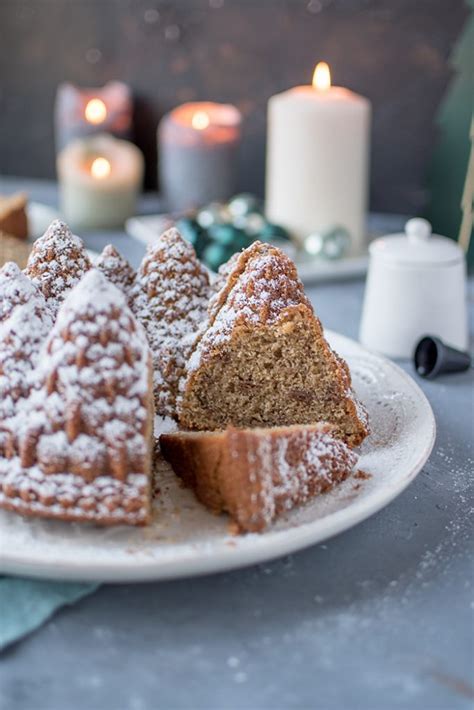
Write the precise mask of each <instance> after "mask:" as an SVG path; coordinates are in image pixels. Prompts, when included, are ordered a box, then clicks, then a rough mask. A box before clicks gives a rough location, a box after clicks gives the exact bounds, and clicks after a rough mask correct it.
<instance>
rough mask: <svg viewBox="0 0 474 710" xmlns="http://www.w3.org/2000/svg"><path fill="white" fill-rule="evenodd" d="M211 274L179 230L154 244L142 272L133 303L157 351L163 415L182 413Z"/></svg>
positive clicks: (157, 395)
mask: <svg viewBox="0 0 474 710" xmlns="http://www.w3.org/2000/svg"><path fill="white" fill-rule="evenodd" d="M209 296H210V286H209V276H208V273H207V271H206V269H205V268H204V266H203V265H202V264H201V263H200V262H199V261H198V259H197V257H196V254H195V251H194V249H193V247H192V245H191V244H189V242H187V241H185V240H184V239H183V238H182V237H181V235H180V234H179V232H178V231H177V230H176V229H169V230H168V231H167V232H165V233H164V234H162V235H161V237H160V238H159V239H158V240H157V241H156V242H155V243H154V244H153V245H152V246H151V248H150V249H149V250H148V252H147V254H146V255H145V257H144V259H143V261H142V263H141V265H140V267H139V269H138V273H137V278H136V282H135V285H134V287H133V289H132V293H131V297H130V303H131V307H132V310H133V312H134V313H135V315H136V316H137V318H138V319H139V321H140V322H141V323H142V325H143V327H144V328H145V331H146V334H147V337H148V342H149V344H150V348H151V352H152V355H153V369H154V392H155V405H156V411H157V413H158V414H162V415H165V416H171V417H174V416H175V415H176V396H177V393H178V387H179V381H180V379H181V377H182V376H183V374H184V370H185V366H186V362H187V360H188V358H189V354H190V352H191V349H192V345H193V342H194V339H195V337H196V335H197V333H198V331H199V329H200V328H201V327H202V326H203V324H204V323H205V321H206V317H207V305H208V301H209Z"/></svg>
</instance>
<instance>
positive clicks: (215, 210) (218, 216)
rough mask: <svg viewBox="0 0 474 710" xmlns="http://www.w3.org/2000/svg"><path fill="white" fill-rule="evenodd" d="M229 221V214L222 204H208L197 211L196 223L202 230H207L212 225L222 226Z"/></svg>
mask: <svg viewBox="0 0 474 710" xmlns="http://www.w3.org/2000/svg"><path fill="white" fill-rule="evenodd" d="M228 219H229V212H228V210H227V208H226V205H224V204H223V203H222V202H210V203H209V204H208V205H206V207H203V208H202V209H201V210H199V211H198V213H197V215H196V221H197V223H198V224H199V226H200V227H202V228H203V229H209V227H212V226H213V225H214V224H222V223H224V222H227V221H228Z"/></svg>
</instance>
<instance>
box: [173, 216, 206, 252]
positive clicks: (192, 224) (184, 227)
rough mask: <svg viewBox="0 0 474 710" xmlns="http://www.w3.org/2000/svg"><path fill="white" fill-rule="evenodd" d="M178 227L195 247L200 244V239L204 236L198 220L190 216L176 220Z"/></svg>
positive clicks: (182, 234)
mask: <svg viewBox="0 0 474 710" xmlns="http://www.w3.org/2000/svg"><path fill="white" fill-rule="evenodd" d="M176 229H177V230H178V231H179V232H180V234H181V236H182V237H184V238H185V239H186V240H187V241H188V242H190V243H191V244H192V245H193V247H194V248H196V247H197V246H198V244H199V241H200V239H201V238H202V236H203V235H202V229H201V227H200V226H199V224H198V223H197V222H196V220H195V219H190V218H188V217H182V218H181V219H178V221H177V222H176Z"/></svg>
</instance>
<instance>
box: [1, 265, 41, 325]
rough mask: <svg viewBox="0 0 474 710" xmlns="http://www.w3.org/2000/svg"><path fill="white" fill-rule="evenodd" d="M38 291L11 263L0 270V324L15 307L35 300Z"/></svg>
mask: <svg viewBox="0 0 474 710" xmlns="http://www.w3.org/2000/svg"><path fill="white" fill-rule="evenodd" d="M37 294H38V289H37V288H36V286H35V285H34V284H33V283H32V282H31V281H30V279H29V278H28V277H27V276H25V274H23V272H22V271H21V270H20V268H19V267H18V266H17V264H15V263H14V262H13V261H8V262H7V263H6V264H4V265H3V266H2V268H1V269H0V323H1V322H2V321H4V320H5V319H6V318H8V317H9V316H10V315H11V313H12V311H13V309H14V308H15V306H20V305H22V304H23V303H26V302H27V301H29V300H30V299H31V298H35V297H36V296H37Z"/></svg>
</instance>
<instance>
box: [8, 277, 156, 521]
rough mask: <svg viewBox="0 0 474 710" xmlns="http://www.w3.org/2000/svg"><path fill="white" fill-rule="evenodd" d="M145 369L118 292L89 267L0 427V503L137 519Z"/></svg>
mask: <svg viewBox="0 0 474 710" xmlns="http://www.w3.org/2000/svg"><path fill="white" fill-rule="evenodd" d="M29 305H30V304H29V303H28V304H25V305H21V306H18V310H19V309H22V308H26V307H28V306H29ZM17 312H18V311H14V312H13V315H12V316H11V318H14V317H15V315H16V313H17ZM5 324H8V320H7V321H5V323H4V325H5ZM23 324H24V327H28V328H30V327H31V322H30V321H23ZM20 343H21V341H20V340H19V341H18V344H19V345H20V347H22V346H21V344H20ZM6 376H7V377H9V376H10V373H9V372H7V373H6ZM151 377H152V373H151V356H150V353H149V349H148V344H147V341H146V336H145V333H144V332H143V329H142V328H141V326H140V325H139V324H138V323H137V322H136V320H135V318H134V317H133V315H132V313H131V311H130V310H129V308H128V306H127V304H126V300H125V297H124V295H123V294H122V293H121V292H120V291H119V290H118V289H117V288H116V287H115V286H114V285H113V284H111V283H110V282H109V281H107V279H106V278H105V277H104V276H103V275H102V274H101V273H100V272H99V271H97V270H96V269H92V270H90V271H89V272H88V273H87V274H86V275H85V277H84V278H83V279H82V280H81V281H80V283H79V284H78V285H77V286H76V287H75V288H74V289H72V290H71V291H70V293H69V294H68V296H67V298H66V299H65V301H64V303H63V304H62V306H61V308H60V309H59V313H58V316H57V319H56V323H55V325H54V327H53V328H52V330H51V331H50V333H49V335H48V337H47V338H46V340H45V342H44V344H43V347H42V350H41V354H40V357H39V359H38V365H37V368H36V370H35V371H34V378H33V387H32V389H31V392H30V395H29V397H28V399H27V401H26V405H27V406H17V407H16V409H15V411H14V412H13V416H12V417H11V419H10V420H7V421H6V422H4V424H3V425H2V426H3V427H4V428H6V430H7V433H9V436H10V440H9V446H8V450H7V451H6V452H5V454H4V456H3V458H2V457H0V506H1V507H3V508H7V509H11V510H15V511H17V512H20V513H24V514H28V515H37V516H44V517H53V518H54V517H56V518H60V519H63V520H79V521H83V520H91V521H95V522H99V523H101V524H113V523H128V524H135V525H139V524H144V523H146V522H147V521H148V519H149V514H150V498H151V494H150V480H151V450H152V438H153V436H152V426H153V400H152V395H151Z"/></svg>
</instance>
